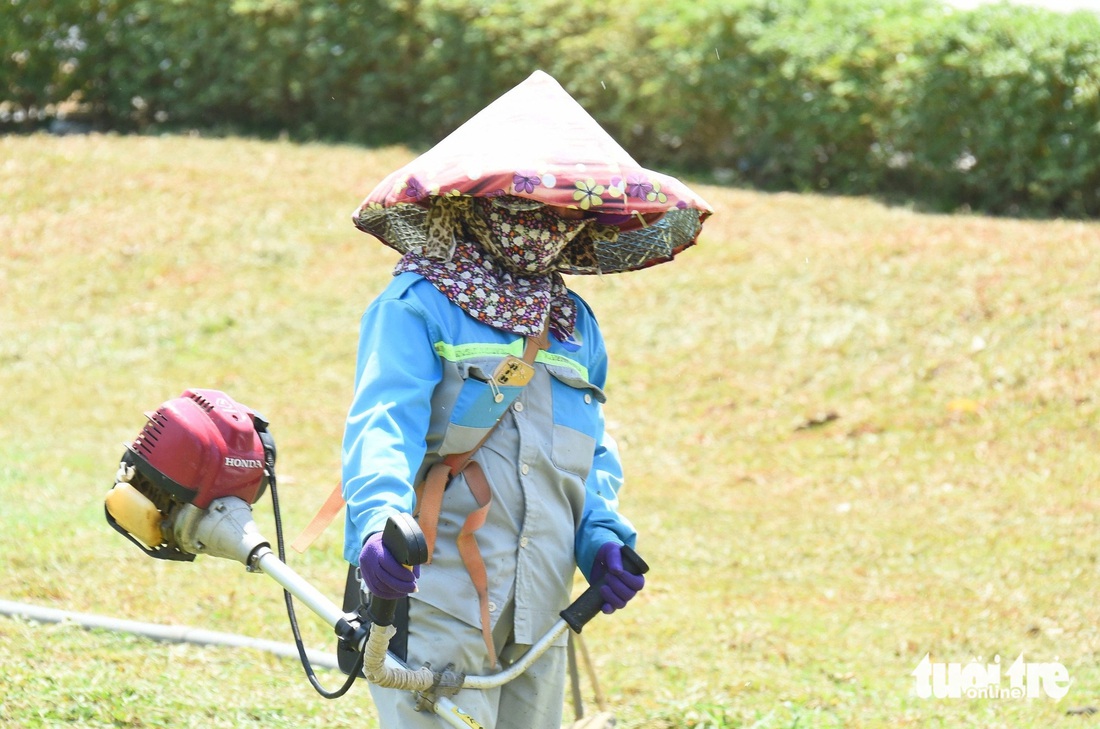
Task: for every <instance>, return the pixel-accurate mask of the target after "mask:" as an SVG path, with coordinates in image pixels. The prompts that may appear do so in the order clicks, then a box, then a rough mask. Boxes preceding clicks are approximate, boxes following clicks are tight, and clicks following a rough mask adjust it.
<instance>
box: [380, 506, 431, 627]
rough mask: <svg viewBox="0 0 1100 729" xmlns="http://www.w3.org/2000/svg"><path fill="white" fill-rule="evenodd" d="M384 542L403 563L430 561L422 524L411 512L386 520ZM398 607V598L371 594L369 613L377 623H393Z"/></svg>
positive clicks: (409, 566)
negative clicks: (384, 597) (392, 598)
mask: <svg viewBox="0 0 1100 729" xmlns="http://www.w3.org/2000/svg"><path fill="white" fill-rule="evenodd" d="M382 544H384V545H385V547H386V549H388V550H390V553H391V554H392V555H393V556H394V557H396V558H397V561H399V562H400V563H401V564H403V565H405V566H406V567H408V568H410V569H412V567H414V566H415V565H418V564H424V563H425V562H427V561H428V556H429V555H428V543H427V541H425V539H424V532H422V531H420V525H419V524H417V523H416V519H413V518H412V516H410V515H409V514H394V515H393V516H391V517H390V518H389V519H388V520H387V521H386V527H385V528H384V529H383V530H382ZM396 609H397V600H383V599H382V598H380V597H378V596H377V595H371V596H370V605H369V606H368V607H367V614H368V615H369V616H370V619H371V622H373V623H375V624H376V625H391V624H392V623H393V614H394V611H395V610H396Z"/></svg>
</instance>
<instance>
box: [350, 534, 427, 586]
mask: <svg viewBox="0 0 1100 729" xmlns="http://www.w3.org/2000/svg"><path fill="white" fill-rule="evenodd" d="M359 572H360V574H361V575H362V576H363V582H365V583H366V584H367V589H368V590H370V593H371V594H372V595H375V596H377V597H379V598H381V599H383V600H397V599H398V598H402V597H405V596H406V595H408V594H410V593H413V592H416V580H417V578H418V577H420V565H416V566H415V567H413V568H412V569H409V568H408V567H406V566H405V565H403V564H401V563H400V562H398V561H397V558H396V557H394V556H393V554H392V553H391V552H390V550H388V549H387V548H386V545H385V544H383V543H382V532H375V533H374V534H371V535H370V536H369V537H367V542H366V544H364V545H363V551H361V552H360V553H359Z"/></svg>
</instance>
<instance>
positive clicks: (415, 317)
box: [343, 296, 442, 564]
mask: <svg viewBox="0 0 1100 729" xmlns="http://www.w3.org/2000/svg"><path fill="white" fill-rule="evenodd" d="M441 377H442V367H441V365H440V362H439V358H438V357H437V356H436V353H435V349H434V347H433V339H432V335H431V331H430V326H429V324H428V321H427V318H426V315H425V314H424V312H423V311H422V310H420V309H419V308H417V307H416V306H414V305H413V304H412V303H411V302H409V301H407V300H405V299H402V298H388V297H385V296H384V297H380V298H379V299H378V300H376V301H375V302H374V303H372V304H371V306H370V307H369V308H368V309H367V311H366V313H365V314H364V315H363V319H362V323H361V330H360V336H359V351H358V355H357V358H356V371H355V393H354V396H353V398H352V403H351V407H350V409H349V412H348V418H347V423H346V425H345V429H344V440H343V494H344V500H345V501H346V502H347V510H346V516H345V527H344V557H345V559H347V560H348V561H349V562H351V563H353V564H354V563H356V562H357V561H358V559H359V552H360V550H361V549H362V545H363V542H364V541H365V540H366V538H367V537H368V536H369V535H370V534H371V533H373V532H376V531H380V530H381V529H382V528H383V527H384V526H385V523H386V519H387V518H388V517H389V516H391V515H392V514H394V513H396V512H405V513H410V512H411V511H412V509H413V506H414V501H415V496H414V491H413V489H414V486H415V484H414V480H415V479H416V475H417V471H418V469H419V468H420V465H421V463H422V462H423V460H424V455H425V452H426V451H427V444H426V437H427V433H428V426H429V422H430V418H431V397H432V392H433V390H434V388H435V386H436V384H437V383H438V382H439V380H440V378H441Z"/></svg>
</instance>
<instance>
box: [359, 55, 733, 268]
mask: <svg viewBox="0 0 1100 729" xmlns="http://www.w3.org/2000/svg"><path fill="white" fill-rule="evenodd" d="M499 195H512V196H517V197H524V198H529V199H531V200H536V201H538V202H542V203H545V204H547V205H554V206H559V207H571V208H578V209H581V210H584V211H586V212H588V213H589V214H590V215H591V216H592V217H594V218H595V220H596V222H597V223H599V224H602V225H604V226H608V227H609V232H611V233H612V234H611V235H603V236H599V238H600V239H599V240H598V241H597V242H596V244H595V253H596V259H597V260H598V266H591V265H589V266H582V265H579V264H578V265H576V266H573V265H571V263H570V262H569V261H565V262H563V265H562V271H563V272H566V273H615V272H619V271H629V270H633V269H637V268H645V267H646V266H652V265H654V264H657V263H661V262H663V261H668V260H671V259H672V257H673V256H675V255H676V254H677V253H679V252H680V251H682V250H684V249H685V248H687V247H688V246H690V245H692V244H693V243H695V240H696V238H697V237H698V235H699V231H700V229H701V228H702V224H703V221H704V220H706V218H707V216H709V215H710V214H711V212H712V211H711V209H710V206H709V205H707V203H706V202H705V201H704V200H703V199H702V198H701V197H699V196H698V195H696V194H695V193H694V192H692V191H691V190H690V189H688V188H687V186H686V185H684V184H682V183H680V182H679V181H678V180H676V179H674V178H672V177H668V176H666V175H662V174H660V173H657V172H653V171H651V170H647V169H645V168H644V167H642V166H640V165H639V164H638V163H637V162H635V161H634V159H633V158H632V157H631V156H630V155H629V154H627V152H626V150H624V149H623V148H622V147H621V146H619V144H618V143H617V142H615V140H614V139H612V138H611V136H610V135H609V134H608V133H607V132H606V131H604V129H603V128H602V127H601V126H600V125H599V124H598V123H597V122H596V120H595V119H593V118H592V117H591V116H590V115H589V114H588V112H586V111H585V110H584V109H583V108H582V107H581V105H580V104H578V103H577V102H576V101H575V100H574V99H573V97H571V96H570V95H569V94H568V93H567V92H566V91H565V89H563V88H562V87H561V85H560V84H558V82H557V81H555V80H554V79H553V78H552V77H551V76H549V75H548V74H546V73H543V72H542V71H536V72H535V73H534V74H532V75H531V76H530V77H529V78H528V79H527V80H526V81H524V82H523V83H521V84H519V85H518V86H516V87H515V88H513V89H512V90H511V91H509V92H507V93H506V94H504V95H503V96H501V97H500V98H499V99H497V100H496V101H494V102H493V103H492V104H490V105H489V106H487V107H485V108H484V109H483V110H482V111H480V112H479V113H478V114H476V115H475V116H474V117H472V118H471V119H470V120H469V121H467V122H466V123H465V124H463V125H462V126H460V127H459V128H458V129H456V130H455V131H454V132H452V133H451V134H450V135H449V136H447V137H446V138H445V139H443V141H441V142H440V143H439V144H437V145H436V146H435V147H433V148H432V149H430V150H428V151H427V152H425V153H424V154H422V155H420V156H419V157H417V158H416V159H414V160H413V161H412V162H410V163H409V164H407V165H405V166H404V167H402V168H401V169H399V170H397V171H396V172H393V173H392V174H390V175H389V176H388V177H386V179H385V180H383V181H382V182H381V184H379V185H378V187H376V188H375V189H374V191H373V192H371V194H370V195H369V196H368V197H367V199H366V200H364V201H363V203H362V205H360V207H359V208H358V209H357V210H356V212H355V213H354V215H353V216H352V218H353V221H354V223H355V225H356V227H358V228H359V229H360V230H363V231H365V232H367V233H370V234H372V235H374V236H376V237H377V238H379V239H380V240H381V241H382V242H383V243H385V244H386V245H388V246H390V247H392V248H394V249H396V250H397V251H399V252H401V253H406V252H408V251H409V250H410V249H413V248H416V247H418V246H423V244H424V241H425V235H426V227H427V210H428V208H429V207H430V206H431V205H432V204H433V201H435V200H438V199H440V198H447V197H450V196H470V197H494V196H499ZM616 230H617V232H618V235H614V232H615V231H616ZM605 232H608V231H605Z"/></svg>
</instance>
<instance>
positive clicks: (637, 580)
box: [592, 542, 645, 614]
mask: <svg viewBox="0 0 1100 729" xmlns="http://www.w3.org/2000/svg"><path fill="white" fill-rule="evenodd" d="M622 549H623V548H622V545H621V544H619V543H617V542H605V543H604V545H603V546H602V547H600V549H599V551H598V552H596V560H595V561H594V562H593V563H592V583H593V584H595V583H597V582H599V581H600V579H602V578H605V577H606V578H607V581H606V582H604V585H603V587H601V588H600V597H602V598H603V601H604V602H603V608H602V610H603V611H604V613H607V614H611V613H613V612H615V611H616V610H619V609H622V608H624V607H626V604H627V603H628V602H630V598H632V597H634V596H635V595H637V594H638V593H639V592H640V591H641V589H642V588H643V587H645V576H644V575H635V574H631V573H630V572H627V571H626V570H625V569H623V555H622Z"/></svg>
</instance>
